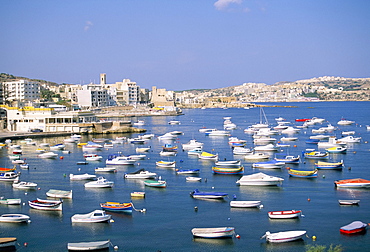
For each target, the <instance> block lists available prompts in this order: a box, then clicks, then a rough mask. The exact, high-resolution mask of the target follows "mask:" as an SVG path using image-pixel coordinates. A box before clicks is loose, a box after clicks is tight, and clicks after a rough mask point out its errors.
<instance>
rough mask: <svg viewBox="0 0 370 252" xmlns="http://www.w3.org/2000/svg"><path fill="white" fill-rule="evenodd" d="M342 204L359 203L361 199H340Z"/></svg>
mask: <svg viewBox="0 0 370 252" xmlns="http://www.w3.org/2000/svg"><path fill="white" fill-rule="evenodd" d="M338 202H339V204H340V205H358V204H359V203H360V200H354V199H351V200H338Z"/></svg>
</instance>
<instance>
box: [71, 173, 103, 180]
mask: <svg viewBox="0 0 370 252" xmlns="http://www.w3.org/2000/svg"><path fill="white" fill-rule="evenodd" d="M69 179H70V180H92V179H96V175H94V174H88V173H85V174H69Z"/></svg>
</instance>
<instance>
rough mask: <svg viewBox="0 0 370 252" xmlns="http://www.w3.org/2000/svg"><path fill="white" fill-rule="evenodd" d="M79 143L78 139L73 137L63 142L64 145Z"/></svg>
mask: <svg viewBox="0 0 370 252" xmlns="http://www.w3.org/2000/svg"><path fill="white" fill-rule="evenodd" d="M78 141H79V139H78V138H72V137H70V138H66V139H64V140H63V142H64V143H77V142H78Z"/></svg>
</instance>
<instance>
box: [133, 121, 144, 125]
mask: <svg viewBox="0 0 370 252" xmlns="http://www.w3.org/2000/svg"><path fill="white" fill-rule="evenodd" d="M133 125H135V126H144V125H145V122H144V121H143V120H138V121H137V122H134V123H133Z"/></svg>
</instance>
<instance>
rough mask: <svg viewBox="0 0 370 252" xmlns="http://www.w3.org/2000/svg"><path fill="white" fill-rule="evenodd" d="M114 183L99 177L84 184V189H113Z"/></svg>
mask: <svg viewBox="0 0 370 252" xmlns="http://www.w3.org/2000/svg"><path fill="white" fill-rule="evenodd" d="M113 185H114V182H113V181H108V180H107V179H106V178H104V177H99V178H98V179H97V180H96V181H91V182H87V183H85V185H84V186H85V187H86V188H111V187H113Z"/></svg>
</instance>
